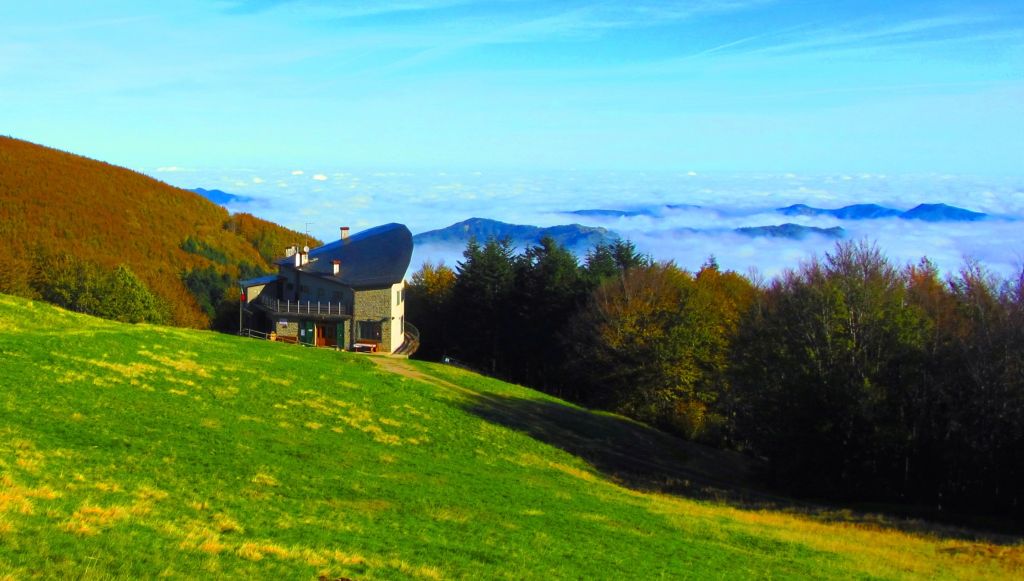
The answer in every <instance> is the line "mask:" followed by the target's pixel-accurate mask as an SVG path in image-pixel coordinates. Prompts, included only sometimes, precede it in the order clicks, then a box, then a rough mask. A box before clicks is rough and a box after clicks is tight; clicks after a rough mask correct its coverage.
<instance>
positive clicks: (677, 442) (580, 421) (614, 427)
mask: <svg viewBox="0 0 1024 581" xmlns="http://www.w3.org/2000/svg"><path fill="white" fill-rule="evenodd" d="M467 409H468V410H469V411H470V412H471V413H473V414H475V415H477V416H479V417H480V418H483V419H485V420H487V421H489V422H492V423H495V424H500V425H502V426H506V427H509V428H512V429H514V430H516V431H519V432H523V433H525V434H527V435H529V436H531V437H532V438H534V439H537V440H540V441H542V442H545V443H547V444H550V445H552V446H555V447H557V448H560V449H562V450H565V451H566V452H569V453H570V454H573V455H575V456H578V457H580V458H582V459H583V460H586V461H587V462H588V463H590V465H591V466H593V467H594V469H595V470H597V471H598V472H600V473H601V474H603V475H604V476H606V477H608V478H609V479H611V480H612V481H614V482H617V483H619V484H621V485H622V486H625V487H628V488H631V489H634V490H641V491H645V492H658V493H662V494H671V495H676V496H681V497H686V498H691V499H697V500H709V501H715V502H720V503H724V504H726V505H729V506H733V507H736V508H743V509H748V510H761V509H765V510H773V511H779V512H784V513H788V514H793V515H799V516H802V517H804V518H808V519H812V520H816V521H820V522H844V523H850V524H856V525H860V526H864V527H873V528H880V529H896V530H900V531H904V532H910V533H916V534H923V535H930V536H936V537H941V538H951V539H963V540H978V541H985V542H990V543H997V544H1016V543H1019V542H1020V541H1021V536H1020V533H1021V530H1020V528H1019V524H1018V523H1013V522H1003V521H981V520H977V519H965V517H956V516H954V517H952V523H953V524H940V523H939V522H936V521H938V520H943V521H947V519H949V518H950V516H949V515H938V514H929V513H927V512H926V513H914V512H911V511H910V510H908V509H907V508H905V507H893V508H889V507H885V508H883V509H879V511H878V512H875V511H874V510H873V511H872V512H861V511H857V510H850V509H849V508H848V507H840V506H830V505H828V504H821V503H812V502H804V501H799V500H794V499H792V498H788V497H785V496H782V495H779V494H774V493H771V492H769V491H767V490H766V488H765V487H764V486H762V485H759V484H758V481H757V477H758V473H759V471H760V469H761V468H762V466H761V465H760V463H759V462H757V461H756V460H754V459H752V458H750V457H748V456H745V455H743V454H740V453H737V452H730V451H725V450H718V449H715V448H711V447H709V446H704V445H701V444H695V443H693V442H688V441H686V440H682V439H680V438H677V437H674V436H671V435H669V434H666V433H664V432H661V431H659V430H656V429H654V428H651V427H649V426H646V425H644V424H640V423H637V422H633V421H631V420H628V419H626V418H623V417H621V416H616V415H612V414H607V413H602V412H595V411H590V410H586V409H581V408H576V407H572V406H570V405H566V404H563V403H560V402H556V401H550V400H537V399H524V398H517V397H511V396H502V395H494V394H476V395H474V396H473V397H471V398H470V401H469V403H468V404H467ZM947 522H949V521H947ZM966 527H971V528H966ZM973 529H979V530H973ZM980 529H987V530H989V531H998V532H983V531H982V530H980Z"/></svg>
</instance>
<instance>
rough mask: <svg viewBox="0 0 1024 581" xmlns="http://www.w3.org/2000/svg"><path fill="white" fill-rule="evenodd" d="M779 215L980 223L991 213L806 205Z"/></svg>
mask: <svg viewBox="0 0 1024 581" xmlns="http://www.w3.org/2000/svg"><path fill="white" fill-rule="evenodd" d="M776 211H777V212H779V213H780V214H785V215H786V216H832V217H835V218H839V219H840V220H874V219H877V218H894V217H895V218H903V219H904V220H924V221H926V222H977V221H979V220H985V219H987V218H989V215H988V214H984V213H982V212H973V211H971V210H965V209H963V208H957V207H956V206H949V205H947V204H918V205H917V206H914V207H913V208H911V209H909V210H906V211H903V210H897V209H895V208H887V207H885V206H879V205H878V204H853V205H850V206H843V207H842V208H835V209H826V208H813V207H811V206H808V205H806V204H793V205H792V206H786V207H785V208H777V209H776Z"/></svg>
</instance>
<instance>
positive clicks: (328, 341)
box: [239, 224, 415, 353]
mask: <svg viewBox="0 0 1024 581" xmlns="http://www.w3.org/2000/svg"><path fill="white" fill-rule="evenodd" d="M348 232H349V229H348V228H347V227H343V228H341V236H340V238H339V239H338V240H335V241H334V242H331V243H328V244H325V245H323V246H320V247H319V248H314V249H312V250H311V249H310V248H309V247H308V246H307V247H305V248H297V247H295V246H293V247H291V248H288V249H287V250H286V251H285V257H284V258H282V259H280V260H278V261H277V262H276V264H277V267H278V273H277V274H274V275H268V276H263V277H259V278H252V279H249V280H243V281H240V282H239V286H241V287H242V302H243V305H244V307H243V314H244V315H245V319H246V324H245V326H246V327H247V328H248V329H250V330H252V331H257V332H262V333H267V335H268V336H269V337H271V338H272V339H275V340H278V341H287V342H297V343H302V344H306V345H315V346H318V347H335V348H338V349H344V350H349V351H374V352H377V351H380V352H383V353H395V352H403V351H404V350H408V349H409V348H410V345H411V343H412V342H413V341H415V339H414V334H415V331H414V329H413V328H412V325H409V329H407V328H406V323H405V280H404V279H405V272H406V270H408V268H409V261H410V260H411V259H412V233H411V232H410V231H409V229H408V228H406V227H405V226H404V225H402V224H385V225H383V226H377V227H376V228H371V229H369V230H364V231H362V232H359V233H358V234H355V235H352V236H349V233H348ZM407 331H408V332H407Z"/></svg>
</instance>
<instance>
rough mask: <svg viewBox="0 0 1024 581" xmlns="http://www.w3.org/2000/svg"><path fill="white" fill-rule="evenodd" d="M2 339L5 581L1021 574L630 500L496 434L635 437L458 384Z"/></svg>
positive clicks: (884, 536) (625, 426) (797, 521)
mask: <svg viewBox="0 0 1024 581" xmlns="http://www.w3.org/2000/svg"><path fill="white" fill-rule="evenodd" d="M0 325H2V328H3V329H4V331H5V333H4V334H3V335H0V378H2V379H0V410H2V411H0V578H2V577H3V575H4V574H5V573H8V574H10V575H12V576H13V577H15V578H20V577H32V576H36V575H39V576H46V577H61V576H64V575H68V576H73V577H80V576H84V577H87V578H89V577H108V576H110V575H116V576H141V577H147V578H148V577H153V576H155V575H156V574H166V575H172V576H188V577H193V576H205V575H212V574H228V575H232V576H242V575H249V576H253V577H254V578H270V577H278V576H282V577H295V578H310V577H315V576H317V575H328V576H348V577H353V578H360V579H362V578H404V577H410V576H411V577H426V578H449V577H473V578H478V577H509V578H548V577H552V576H554V577H573V578H584V577H603V578H622V577H630V578H657V577H673V578H676V577H697V578H707V577H729V578H732V577H736V576H771V577H808V576H815V577H837V578H838V577H841V578H848V577H869V576H880V577H904V576H920V577H929V578H935V577H951V578H952V577H959V578H963V577H1008V576H1013V575H1021V574H1024V564H1022V552H1024V551H1022V548H1021V547H1020V546H1019V545H1017V546H992V545H985V544H979V543H970V542H965V541H954V540H938V539H930V538H925V537H919V536H913V535H910V534H906V533H901V532H895V531H890V530H883V529H880V528H872V527H864V526H863V525H850V524H827V523H822V522H819V521H814V520H811V519H808V518H803V517H800V516H792V515H786V514H781V513H777V512H767V511H747V510H741V509H737V508H731V507H728V506H726V505H722V504H716V503H710V502H700V501H694V500H687V499H684V498H677V497H670V496H665V495H658V494H651V493H642V492H636V491H633V490H630V489H627V488H623V487H622V486H620V485H618V484H616V483H614V482H612V481H611V480H609V479H608V478H606V477H604V476H603V475H602V474H601V473H600V472H597V471H596V470H595V468H594V467H593V466H591V465H590V464H587V463H585V462H583V461H582V460H581V459H579V458H578V457H576V456H573V455H571V454H570V453H568V452H565V451H562V450H561V449H558V448H556V447H553V446H551V445H549V444H546V443H544V441H543V440H544V439H550V437H557V434H553V433H547V434H544V433H539V432H537V433H534V432H531V433H530V434H528V433H524V432H523V431H519V430H513V429H510V428H508V427H505V426H504V425H502V424H510V425H515V423H516V422H515V421H511V420H512V415H514V414H512V412H511V411H510V410H521V413H519V415H518V416H516V417H519V418H527V420H525V421H523V422H521V424H522V425H520V426H519V427H520V428H523V429H524V430H526V431H528V432H529V431H530V427H531V426H534V427H536V426H543V425H545V422H546V421H548V419H549V418H547V417H545V415H544V414H545V413H547V412H550V411H551V410H560V413H565V414H569V415H570V416H572V417H575V419H576V421H584V420H586V421H588V422H595V424H594V425H596V426H602V425H604V426H607V427H608V428H609V429H610V430H612V431H613V432H614V431H615V430H627V431H628V430H642V428H640V427H638V426H635V425H633V424H629V423H628V422H625V421H624V420H621V419H618V418H614V417H611V416H600V415H593V414H590V413H589V412H586V411H583V410H578V409H575V408H572V407H570V406H566V405H565V404H562V403H561V402H558V401H557V400H554V399H552V398H549V397H546V396H543V395H541V394H538V393H536V392H532V391H530V390H527V389H523V388H519V387H515V386H510V385H507V384H503V383H501V382H497V381H493V380H488V379H485V378H481V377H478V376H475V375H472V374H469V373H466V372H461V371H458V370H453V369H449V368H442V367H439V366H432V365H427V364H415V365H413V364H409V363H399V362H388V365H390V366H392V367H394V366H402V367H403V368H404V371H405V372H406V373H408V374H411V375H416V374H420V375H422V376H423V377H426V378H427V379H428V381H422V380H419V379H413V378H410V377H404V376H402V375H398V374H395V373H391V372H389V371H386V370H383V369H381V368H379V367H378V366H376V365H375V364H374V362H373V361H372V360H371V358H369V357H365V356H353V355H347V354H342V353H335V352H330V351H313V350H307V349H304V348H300V347H294V346H285V345H279V344H272V343H265V342H259V341H253V340H248V339H239V338H234V337H228V336H222V335H217V334H213V333H209V332H198V331H191V330H185V329H173V328H164V327H151V326H144V325H140V326H129V325H121V324H117V323H112V322H106V321H101V320H98V319H93V318H89V317H85V316H81V315H76V314H73V313H68V312H65V311H61V310H58V309H55V308H53V307H50V306H47V305H44V304H41V303H31V302H28V301H25V300H22V299H17V298H12V297H8V296H3V295H0ZM530 417H535V418H536V419H537V422H536V423H533V422H531V421H529V418H530ZM531 434H532V435H531ZM634 435H635V434H634ZM643 437H651V438H654V439H655V440H658V439H659V438H661V436H658V435H656V434H653V433H648V434H646V435H643ZM594 441H595V440H590V441H589V444H587V445H589V446H591V447H593V446H594V445H595V444H594ZM568 448H569V449H572V446H568ZM698 471H699V470H698Z"/></svg>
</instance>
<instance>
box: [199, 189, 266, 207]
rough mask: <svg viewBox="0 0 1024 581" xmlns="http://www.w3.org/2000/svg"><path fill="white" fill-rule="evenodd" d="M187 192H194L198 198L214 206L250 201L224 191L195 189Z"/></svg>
mask: <svg viewBox="0 0 1024 581" xmlns="http://www.w3.org/2000/svg"><path fill="white" fill-rule="evenodd" d="M189 191H190V192H195V193H197V194H199V195H200V196H202V197H204V198H206V199H207V200H210V201H211V202H213V203H214V204H220V205H221V206H223V205H225V204H234V203H239V202H250V201H252V198H249V197H246V196H239V195H236V194H229V193H227V192H225V191H224V190H206V189H203V188H195V189H192V190H189Z"/></svg>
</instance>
